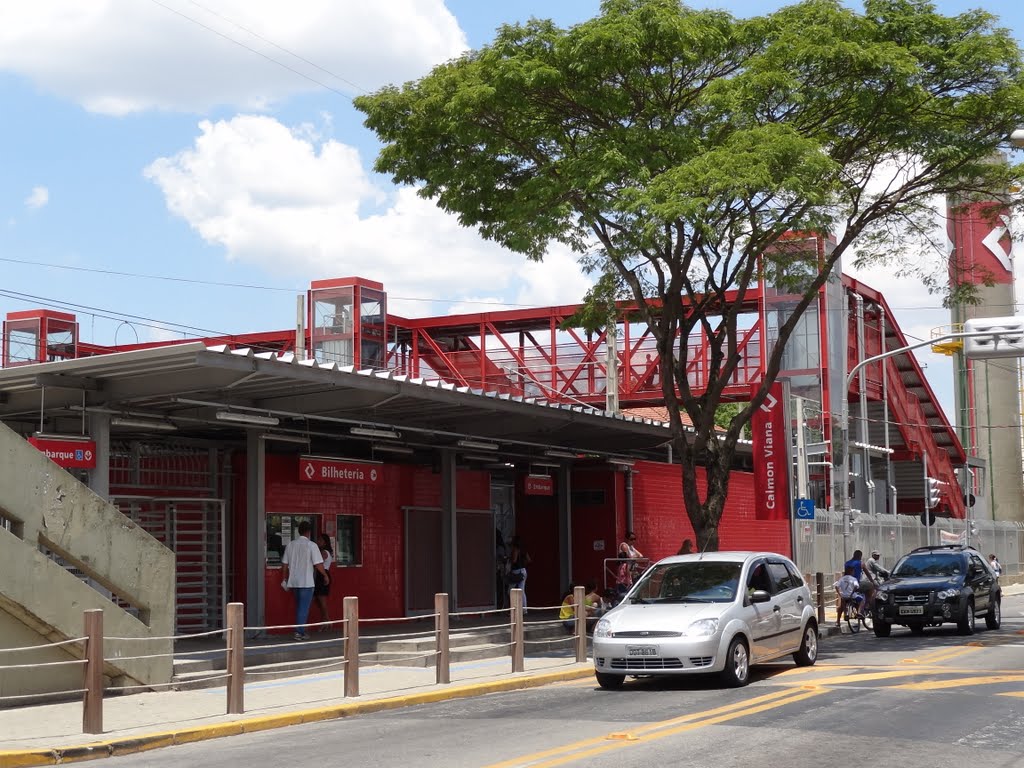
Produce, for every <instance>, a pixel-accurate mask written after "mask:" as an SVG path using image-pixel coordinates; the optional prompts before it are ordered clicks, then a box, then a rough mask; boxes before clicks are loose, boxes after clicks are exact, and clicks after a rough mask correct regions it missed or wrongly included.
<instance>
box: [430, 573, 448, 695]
mask: <svg viewBox="0 0 1024 768" xmlns="http://www.w3.org/2000/svg"><path fill="white" fill-rule="evenodd" d="M434 613H435V614H436V616H435V618H434V644H435V647H436V648H437V658H436V659H435V662H436V663H437V683H438V684H441V683H450V682H451V681H452V678H451V650H450V648H449V642H448V595H447V594H446V593H444V592H438V593H437V594H436V595H434Z"/></svg>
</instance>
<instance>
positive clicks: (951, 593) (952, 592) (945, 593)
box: [936, 587, 960, 600]
mask: <svg viewBox="0 0 1024 768" xmlns="http://www.w3.org/2000/svg"><path fill="white" fill-rule="evenodd" d="M936 597H938V598H939V600H949V598H951V597H960V590H959V589H957V588H956V587H953V588H952V589H944V590H942V591H941V592H939V593H938V594H937V595H936Z"/></svg>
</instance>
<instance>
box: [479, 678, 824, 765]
mask: <svg viewBox="0 0 1024 768" xmlns="http://www.w3.org/2000/svg"><path fill="white" fill-rule="evenodd" d="M824 692H825V691H824V689H821V690H818V689H814V690H813V691H811V692H810V693H806V692H805V693H795V692H794V691H793V690H792V689H788V688H785V689H782V690H779V691H773V692H772V693H769V694H765V695H764V696H757V697H755V698H753V699H747V700H746V701H740V702H736V703H735V704H726V705H725V706H722V707H716V708H714V709H709V710H705V711H702V712H692V713H690V714H687V715H682V716H680V717H674V718H672V719H670V720H662V721H659V722H656V723H648V724H647V725H642V726H639V727H637V728H634V729H633V730H631V731H629V732H626V733H623V732H616V733H612V734H607V735H604V736H596V737H593V738H589V739H583V740H581V741H577V742H574V743H572V744H564V745H562V746H560V747H553V748H552V749H547V750H543V751H541V752H535V753H533V754H529V755H522V756H520V757H517V758H513V759H511V760H505V761H503V762H500V763H493V764H491V765H489V766H487V768H514V767H515V766H521V765H534V764H536V765H560V764H561V763H562V762H567V761H568V760H574V759H578V758H580V757H582V756H584V755H581V754H579V752H578V750H581V749H583V750H586V749H588V748H593V749H595V751H594V752H593V754H598V753H600V752H604V751H607V750H609V749H615V748H617V747H620V746H626V745H628V744H629V743H631V742H634V741H639V740H640V739H642V738H644V739H651V738H654V737H655V733H654V732H655V731H657V732H659V733H661V732H662V731H663V729H673V727H676V729H675V730H671V732H672V733H676V732H679V731H680V730H687V729H690V728H696V727H701V726H703V725H713V724H714V723H716V722H723V721H725V720H731V719H733V718H736V717H742V716H744V715H748V714H756V713H757V712H762V711H764V710H767V709H772V708H773V707H779V706H783V705H784V704H790V703H793V702H797V701H802V700H803V699H806V698H809V697H811V696H817V695H818V694H819V693H824ZM695 720H696V721H699V722H696V723H695V722H693V721H695ZM667 733H668V732H667V731H666V735H667ZM610 740H612V741H614V742H615V743H613V744H609V741H610ZM569 753H572V754H569ZM584 754H591V753H590V752H586V753H584ZM562 756H566V757H564V759H563V758H562ZM546 758H555V759H556V762H551V763H538V762H536V761H539V760H544V759H546Z"/></svg>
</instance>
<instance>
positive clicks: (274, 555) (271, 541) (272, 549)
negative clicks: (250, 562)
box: [267, 513, 320, 566]
mask: <svg viewBox="0 0 1024 768" xmlns="http://www.w3.org/2000/svg"><path fill="white" fill-rule="evenodd" d="M304 520H308V521H309V523H310V524H311V525H312V526H313V530H312V531H311V532H310V534H309V538H310V540H311V541H316V536H317V534H318V533H319V532H320V519H319V515H292V514H288V513H283V514H281V513H278V514H268V515H267V565H269V566H275V565H281V558H282V557H283V556H284V548H285V547H286V546H288V542H290V541H292V540H293V539H297V538H298V537H299V523H301V522H302V521H304Z"/></svg>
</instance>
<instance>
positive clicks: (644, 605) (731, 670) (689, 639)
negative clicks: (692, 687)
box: [594, 552, 818, 689]
mask: <svg viewBox="0 0 1024 768" xmlns="http://www.w3.org/2000/svg"><path fill="white" fill-rule="evenodd" d="M788 654H792V655H793V659H794V661H796V663H797V664H798V665H800V666H810V665H811V664H814V662H815V661H817V658H818V623H817V621H816V619H815V616H814V605H813V603H812V601H811V592H810V590H809V589H808V588H807V585H806V584H805V583H804V580H803V577H802V576H801V575H800V571H798V570H797V567H796V566H795V565H793V563H792V562H791V561H790V560H789V559H788V558H786V557H783V556H782V555H777V554H774V553H772V552H707V553H704V554H695V555H678V556H674V557H667V558H665V559H664V560H660V561H658V562H657V563H655V564H654V565H652V566H651V567H650V568H648V569H647V571H646V572H645V573H644V574H643V576H641V577H640V579H639V580H638V581H637V582H636V584H635V585H634V586H633V588H632V589H631V590H630V591H629V592H628V593H627V594H626V596H625V597H624V598H623V599H622V602H621V603H619V605H617V606H616V607H615V608H613V609H612V610H611V611H609V612H608V613H606V614H605V615H604V617H603V618H601V620H600V621H599V622H598V623H597V626H596V627H595V628H594V670H595V672H596V673H597V682H598V684H599V685H600V686H601V687H602V688H609V689H615V688H619V687H621V686H622V682H623V680H624V679H625V678H626V676H627V675H637V676H639V675H688V674H694V673H704V672H718V673H720V674H721V676H722V679H723V680H724V681H725V683H726V684H727V685H730V686H741V685H746V684H747V683H748V682H749V681H750V665H751V664H758V663H760V662H765V661H772V660H773V659H777V658H779V657H781V656H786V655H788Z"/></svg>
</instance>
